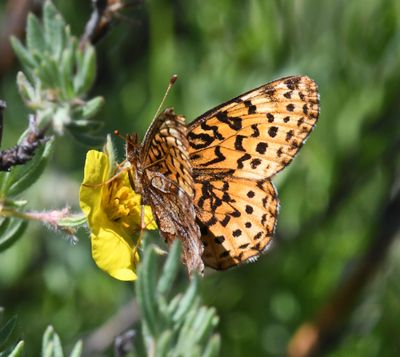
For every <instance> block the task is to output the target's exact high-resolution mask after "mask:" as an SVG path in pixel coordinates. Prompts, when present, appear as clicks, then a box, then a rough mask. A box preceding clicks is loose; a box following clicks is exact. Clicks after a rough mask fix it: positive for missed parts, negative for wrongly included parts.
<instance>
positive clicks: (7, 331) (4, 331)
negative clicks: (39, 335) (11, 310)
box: [0, 316, 17, 347]
mask: <svg viewBox="0 0 400 357" xmlns="http://www.w3.org/2000/svg"><path fill="white" fill-rule="evenodd" d="M16 325H17V317H16V316H13V317H12V318H11V319H9V320H8V321H7V323H6V324H5V325H4V326H3V327H2V328H1V329H0V347H3V346H4V345H5V344H6V343H7V341H8V339H9V338H10V336H11V334H12V332H13V331H14V328H15V326H16Z"/></svg>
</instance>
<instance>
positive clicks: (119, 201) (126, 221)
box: [104, 177, 141, 233]
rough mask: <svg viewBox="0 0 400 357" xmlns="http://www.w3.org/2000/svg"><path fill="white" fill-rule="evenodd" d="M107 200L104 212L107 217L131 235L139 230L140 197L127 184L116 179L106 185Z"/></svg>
mask: <svg viewBox="0 0 400 357" xmlns="http://www.w3.org/2000/svg"><path fill="white" fill-rule="evenodd" d="M107 191H108V192H107V193H108V195H106V196H108V200H107V202H105V205H104V211H105V213H106V214H107V217H108V218H109V219H110V220H111V221H113V222H117V223H119V224H121V225H122V227H123V228H124V229H128V230H129V231H130V232H129V233H133V232H135V231H137V230H138V229H140V216H141V215H140V213H141V206H140V195H138V194H136V193H135V192H134V191H133V190H132V188H131V187H130V185H129V183H128V184H126V182H125V180H123V179H121V178H120V177H117V178H116V179H115V180H113V181H112V182H110V183H109V184H108V185H107Z"/></svg>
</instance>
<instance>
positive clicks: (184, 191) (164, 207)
mask: <svg viewBox="0 0 400 357" xmlns="http://www.w3.org/2000/svg"><path fill="white" fill-rule="evenodd" d="M188 147H189V143H188V141H187V128H186V125H185V119H184V117H182V116H179V115H176V114H175V113H174V111H173V110H172V109H171V108H169V109H166V110H165V111H164V112H163V113H161V114H160V115H159V116H158V117H157V118H156V119H155V120H154V122H153V123H152V125H151V126H150V128H149V130H148V131H147V134H146V136H145V138H144V140H143V146H142V150H141V155H140V156H141V169H142V170H143V176H142V177H143V179H142V181H143V182H142V185H143V192H144V198H145V200H146V203H147V204H150V206H151V207H152V211H153V213H154V215H155V217H156V221H157V224H158V227H159V229H160V232H161V235H162V236H163V237H164V239H165V240H166V242H167V243H168V244H169V245H170V244H172V242H173V241H174V240H175V239H179V240H180V241H181V242H182V247H183V259H184V261H185V264H186V265H187V267H188V270H189V273H191V272H192V271H198V272H200V273H202V271H203V270H204V265H203V262H202V259H201V256H202V253H203V245H202V243H201V240H200V231H199V227H198V225H197V223H196V211H195V208H194V204H193V198H194V182H193V178H192V168H191V163H190V159H189V154H188Z"/></svg>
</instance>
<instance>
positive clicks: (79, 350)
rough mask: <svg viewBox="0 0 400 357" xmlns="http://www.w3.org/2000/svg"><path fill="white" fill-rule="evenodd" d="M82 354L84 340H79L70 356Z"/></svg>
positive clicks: (78, 356)
mask: <svg viewBox="0 0 400 357" xmlns="http://www.w3.org/2000/svg"><path fill="white" fill-rule="evenodd" d="M81 356H82V341H81V340H79V341H78V342H77V343H75V346H74V348H73V349H72V351H71V353H70V355H69V357H81Z"/></svg>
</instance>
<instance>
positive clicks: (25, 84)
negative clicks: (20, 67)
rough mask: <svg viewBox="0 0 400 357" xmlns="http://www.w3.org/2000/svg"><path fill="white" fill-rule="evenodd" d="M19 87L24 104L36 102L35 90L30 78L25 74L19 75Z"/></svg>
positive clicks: (19, 73)
mask: <svg viewBox="0 0 400 357" xmlns="http://www.w3.org/2000/svg"><path fill="white" fill-rule="evenodd" d="M17 86H18V91H19V94H20V95H21V97H22V99H23V100H24V102H30V101H33V100H35V97H36V93H35V88H33V86H32V84H31V83H30V82H29V81H28V78H26V76H25V74H24V73H23V72H18V74H17Z"/></svg>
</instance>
